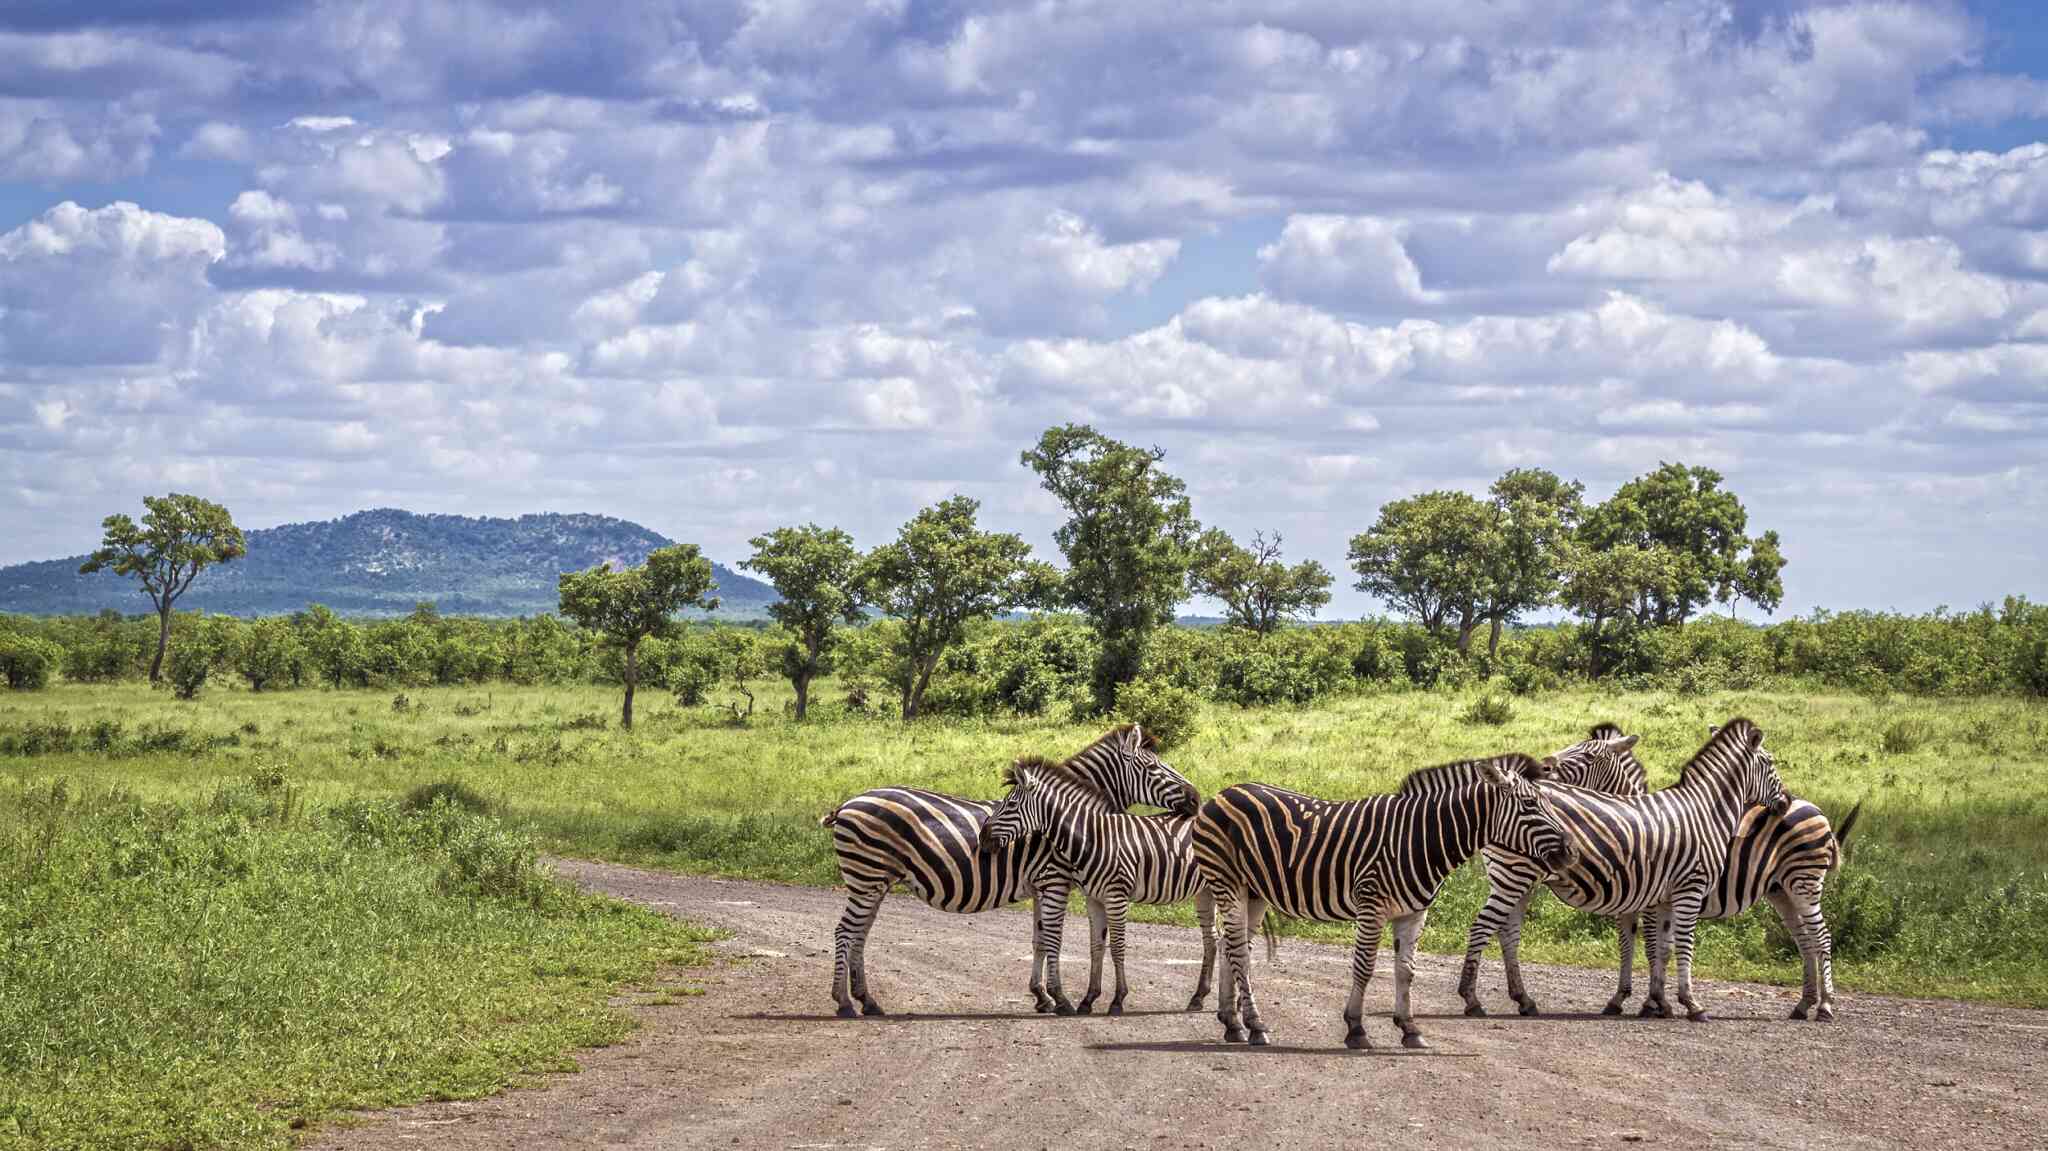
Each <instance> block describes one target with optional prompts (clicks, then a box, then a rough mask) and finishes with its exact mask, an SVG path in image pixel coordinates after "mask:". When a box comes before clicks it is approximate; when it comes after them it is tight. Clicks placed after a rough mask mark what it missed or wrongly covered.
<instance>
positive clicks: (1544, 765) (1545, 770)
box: [1522, 755, 1557, 782]
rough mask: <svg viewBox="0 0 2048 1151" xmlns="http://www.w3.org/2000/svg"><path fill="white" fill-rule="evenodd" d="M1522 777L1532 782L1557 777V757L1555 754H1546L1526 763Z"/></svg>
mask: <svg viewBox="0 0 2048 1151" xmlns="http://www.w3.org/2000/svg"><path fill="white" fill-rule="evenodd" d="M1522 778H1524V779H1527V780H1529V781H1531V782H1535V781H1538V780H1545V779H1556V778H1557V757H1556V756H1554V755H1546V756H1544V757H1543V758H1542V759H1540V760H1536V761H1534V762H1532V763H1530V764H1528V765H1526V766H1525V767H1523V769H1522Z"/></svg>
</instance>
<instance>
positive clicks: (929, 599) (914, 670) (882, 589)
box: [862, 496, 1052, 720]
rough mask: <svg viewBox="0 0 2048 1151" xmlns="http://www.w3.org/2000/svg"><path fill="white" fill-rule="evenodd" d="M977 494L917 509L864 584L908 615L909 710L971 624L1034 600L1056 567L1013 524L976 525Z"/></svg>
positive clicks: (894, 611)
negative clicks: (1036, 559)
mask: <svg viewBox="0 0 2048 1151" xmlns="http://www.w3.org/2000/svg"><path fill="white" fill-rule="evenodd" d="M980 508H981V503H980V501H978V500H974V499H970V498H968V497H966V496H954V497H953V498H951V499H948V500H944V501H942V502H940V503H938V504H936V505H934V506H932V507H928V508H926V509H924V510H923V511H921V512H919V513H917V515H915V516H913V517H912V518H911V520H910V522H909V523H906V524H904V525H903V527H902V529H901V530H899V531H898V532H897V533H896V539H895V542H893V543H888V544H884V545H882V546H881V547H878V548H876V549H875V550H874V551H873V552H872V553H870V554H869V556H868V559H867V562H866V563H865V564H864V565H863V571H862V584H863V586H864V588H865V589H866V590H865V594H866V596H867V600H868V602H869V603H872V604H874V605H875V606H877V607H879V608H881V609H882V611H883V612H885V613H887V614H888V615H890V616H893V617H895V618H896V619H899V620H901V621H903V630H902V636H901V638H900V640H899V641H898V643H897V645H896V652H895V654H896V656H897V658H899V659H900V660H902V661H903V675H902V677H901V683H900V686H901V688H902V692H903V718H904V719H906V720H911V719H915V718H917V711H918V707H919V705H920V704H922V703H923V702H924V690H925V688H926V687H927V686H929V685H930V683H931V678H932V673H933V672H934V671H937V670H938V666H939V657H940V656H942V655H944V654H945V652H946V649H947V648H948V647H950V646H952V645H953V644H955V643H957V642H959V640H960V638H961V636H962V635H964V634H965V632H966V630H967V625H968V624H969V623H970V622H972V621H974V620H978V619H988V618H990V617H992V616H994V615H995V614H996V613H997V612H1002V611H1008V610H1010V609H1011V608H1016V607H1026V606H1033V605H1036V604H1037V603H1039V602H1040V601H1041V600H1042V599H1043V598H1044V596H1045V594H1046V587H1047V585H1048V584H1049V583H1050V582H1051V581H1052V573H1051V571H1050V570H1049V569H1048V568H1046V566H1045V565H1044V564H1038V563H1033V562H1031V559H1030V556H1031V545H1030V544H1027V543H1025V542H1024V541H1023V540H1022V539H1021V538H1019V537H1017V536H1015V535H1011V534H1010V533H1008V532H985V531H982V530H980V529H979V528H978V527H976V526H975V522H974V517H975V514H976V513H977V512H978V511H979V510H980Z"/></svg>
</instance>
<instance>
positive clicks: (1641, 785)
mask: <svg viewBox="0 0 2048 1151" xmlns="http://www.w3.org/2000/svg"><path fill="white" fill-rule="evenodd" d="M1636 738H1637V737H1635V736H1633V735H1623V734H1621V729H1620V728H1617V727H1615V726H1614V725H1612V724H1601V725H1600V726H1599V727H1596V728H1594V729H1593V734H1592V737H1591V738H1590V739H1582V740H1580V741H1579V742H1577V743H1575V744H1572V745H1571V746H1570V747H1567V748H1564V749H1563V750H1561V751H1559V752H1557V753H1556V754H1554V755H1552V756H1550V757H1548V758H1547V759H1545V760H1544V762H1545V763H1546V764H1548V765H1549V766H1550V774H1549V776H1548V778H1549V780H1550V781H1551V782H1552V783H1564V784H1570V785H1571V786H1573V787H1583V788H1587V789H1588V790H1591V791H1605V792H1610V793H1612V794H1615V795H1640V794H1642V793H1643V792H1645V791H1648V790H1649V787H1648V785H1647V782H1646V781H1645V779H1644V777H1643V765H1642V764H1641V763H1638V762H1637V761H1636V757H1635V756H1634V755H1631V754H1630V750H1631V749H1632V748H1634V747H1635V745H1636Z"/></svg>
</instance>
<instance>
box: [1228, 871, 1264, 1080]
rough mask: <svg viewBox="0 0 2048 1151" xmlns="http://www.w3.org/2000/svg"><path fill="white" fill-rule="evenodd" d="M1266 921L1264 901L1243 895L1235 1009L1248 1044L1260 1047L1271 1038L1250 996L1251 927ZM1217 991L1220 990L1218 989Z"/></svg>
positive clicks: (1256, 1004) (1255, 1003)
mask: <svg viewBox="0 0 2048 1151" xmlns="http://www.w3.org/2000/svg"><path fill="white" fill-rule="evenodd" d="M1265 922H1266V901H1265V900H1264V899H1262V898H1260V897H1259V896H1256V895H1246V896H1245V901H1244V943H1243V944H1242V945H1241V947H1240V948H1239V950H1238V953H1237V986H1238V991H1239V995H1240V998H1241V999H1242V1001H1243V1002H1242V1003H1241V1004H1240V1007H1239V1010H1240V1012H1241V1013H1242V1014H1243V1015H1244V1026H1245V1030H1246V1031H1249V1032H1251V1045H1252V1046H1253V1047H1264V1046H1265V1045H1266V1044H1268V1043H1271V1042H1272V1041H1273V1034H1272V1030H1271V1029H1270V1028H1268V1027H1267V1026H1266V1021H1265V1020H1263V1019H1261V1018H1259V1001H1258V1000H1257V999H1256V998H1254V997H1253V996H1252V929H1253V928H1254V927H1258V926H1260V925H1262V924H1264V923H1265ZM1218 994H1221V991H1220V990H1219V991H1218Z"/></svg>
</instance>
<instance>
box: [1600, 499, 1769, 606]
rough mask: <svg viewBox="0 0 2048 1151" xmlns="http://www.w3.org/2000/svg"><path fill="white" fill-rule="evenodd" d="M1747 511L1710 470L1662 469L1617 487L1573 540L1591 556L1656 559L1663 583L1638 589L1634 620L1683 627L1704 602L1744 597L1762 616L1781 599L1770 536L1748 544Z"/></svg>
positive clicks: (1646, 584) (1706, 603) (1751, 540)
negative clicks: (1613, 553) (1619, 552)
mask: <svg viewBox="0 0 2048 1151" xmlns="http://www.w3.org/2000/svg"><path fill="white" fill-rule="evenodd" d="M1748 526H1749V512H1748V510H1747V509H1745V508H1744V507H1743V506H1742V501H1741V500H1740V499H1738V498H1736V495H1735V493H1734V492H1731V491H1729V490H1727V489H1726V488H1724V487H1722V486H1721V473H1719V472H1717V471H1715V470H1714V469H1712V468H1699V467H1687V466H1686V465H1684V464H1664V465H1661V466H1660V467H1658V469H1657V470H1656V471H1654V472H1651V473H1649V474H1648V475H1642V476H1637V477H1636V478H1635V479H1632V480H1630V481H1629V482H1627V483H1625V484H1623V485H1621V488H1620V489H1619V490H1617V491H1616V492H1615V493H1614V495H1613V496H1612V497H1611V498H1610V499H1608V501H1607V502H1606V503H1603V504H1601V505H1600V506H1598V507H1596V508H1594V509H1593V510H1592V511H1590V512H1588V513H1587V514H1586V517H1585V522H1584V523H1583V524H1582V525H1581V526H1580V528H1579V532H1578V542H1579V544H1580V545H1581V546H1582V547H1585V548H1590V549H1592V550H1594V551H1610V550H1613V549H1616V548H1621V547H1634V548H1637V549H1639V550H1641V551H1644V552H1648V553H1651V554H1652V555H1654V556H1655V557H1656V558H1657V563H1658V566H1659V568H1660V569H1661V571H1662V574H1663V578H1661V579H1659V580H1657V581H1654V582H1651V583H1644V584H1641V585H1640V586H1639V588H1638V590H1639V591H1640V592H1641V593H1642V596H1641V598H1640V599H1639V600H1638V602H1637V603H1636V605H1635V617H1636V622H1637V623H1639V624H1656V625H1659V626H1667V625H1672V624H1681V623H1684V622H1685V621H1686V620H1687V619H1689V618H1691V617H1692V615H1693V614H1694V613H1695V612H1698V611H1699V610H1700V609H1702V608H1704V607H1706V606H1707V605H1708V604H1710V603H1728V602H1730V601H1731V600H1733V599H1736V598H1741V599H1747V600H1749V601H1751V602H1752V603H1755V604H1756V605H1757V606H1759V607H1761V608H1763V609H1764V610H1765V611H1772V610H1775V609H1776V608H1777V606H1778V602H1779V601H1780V600H1781V599H1782V598H1783V597H1784V594H1785V586H1784V583H1783V581H1782V580H1781V579H1780V578H1779V572H1780V571H1781V570H1783V568H1784V566H1785V556H1784V553H1783V552H1782V551H1781V550H1780V547H1779V540H1778V535H1777V533H1776V532H1765V533H1763V534H1762V535H1761V536H1758V537H1756V538H1755V539H1751V538H1750V537H1749V536H1748V535H1747V534H1745V533H1746V532H1747V530H1748Z"/></svg>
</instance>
